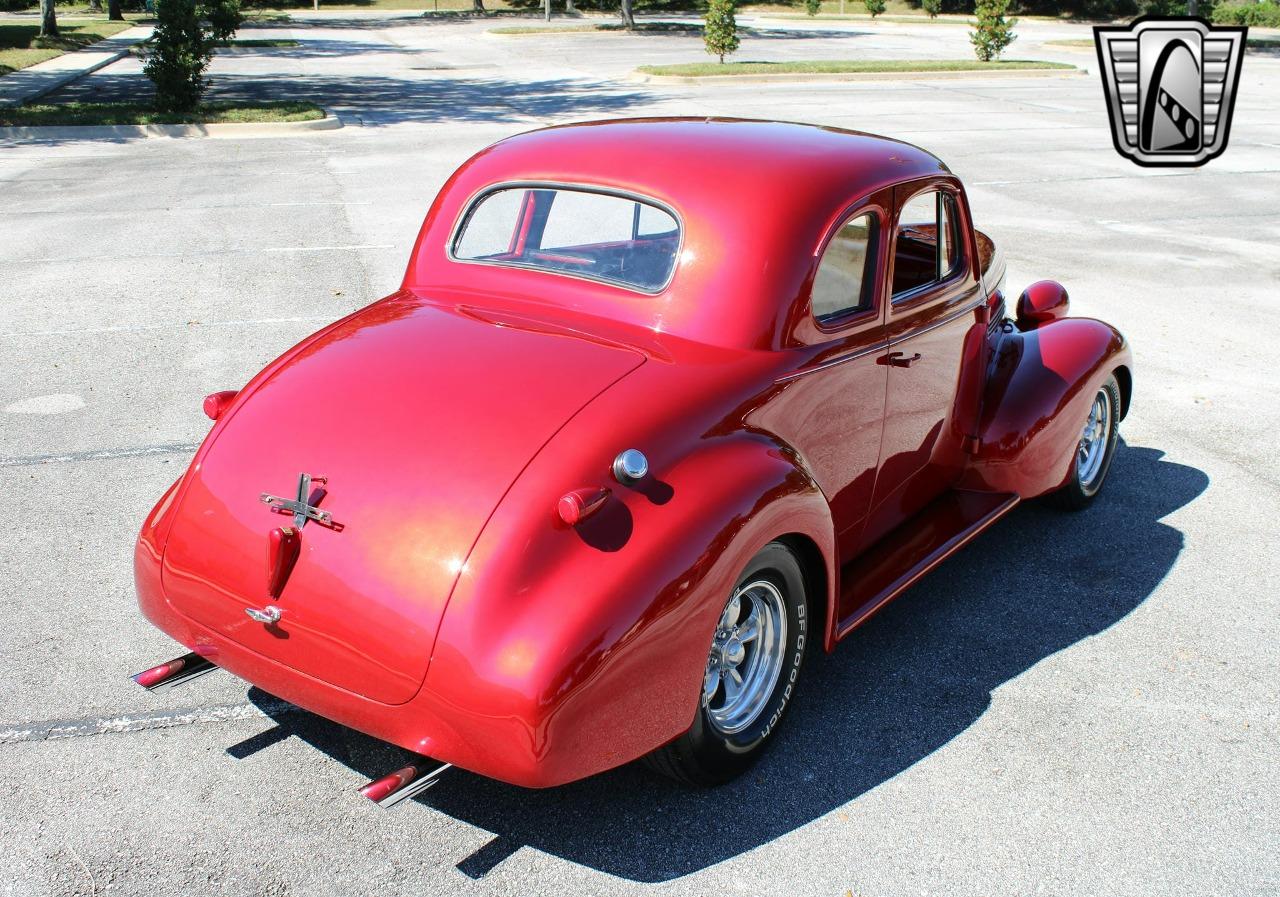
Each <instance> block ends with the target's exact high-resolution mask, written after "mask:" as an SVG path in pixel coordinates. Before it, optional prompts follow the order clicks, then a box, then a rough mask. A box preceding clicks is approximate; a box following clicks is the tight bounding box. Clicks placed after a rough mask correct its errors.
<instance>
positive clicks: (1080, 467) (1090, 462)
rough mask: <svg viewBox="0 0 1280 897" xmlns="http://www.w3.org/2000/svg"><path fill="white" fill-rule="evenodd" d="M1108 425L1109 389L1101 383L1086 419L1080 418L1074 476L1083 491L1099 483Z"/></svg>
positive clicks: (1109, 431)
mask: <svg viewBox="0 0 1280 897" xmlns="http://www.w3.org/2000/svg"><path fill="white" fill-rule="evenodd" d="M1111 427H1112V407H1111V392H1110V391H1109V390H1107V389H1106V388H1105V387H1104V388H1102V389H1100V390H1098V394H1097V395H1096V396H1094V397H1093V407H1091V408H1090V409H1089V419H1088V420H1086V421H1085V422H1084V429H1083V430H1082V431H1081V433H1080V444H1079V445H1078V446H1077V448H1076V477H1077V478H1078V479H1079V481H1080V488H1081V489H1082V490H1083V491H1084V492H1085V494H1086V495H1089V494H1092V493H1093V492H1094V491H1096V490H1097V487H1098V486H1100V485H1101V484H1102V483H1101V480H1102V477H1101V473H1102V462H1103V460H1104V459H1105V458H1106V457H1107V445H1108V444H1109V443H1110V441H1111Z"/></svg>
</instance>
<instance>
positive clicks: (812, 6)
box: [804, 0, 822, 16]
mask: <svg viewBox="0 0 1280 897" xmlns="http://www.w3.org/2000/svg"><path fill="white" fill-rule="evenodd" d="M821 10H822V0H804V11H805V12H807V13H808V14H809V15H811V16H816V15H817V14H818V13H819V12H820V11H821Z"/></svg>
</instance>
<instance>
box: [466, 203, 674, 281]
mask: <svg viewBox="0 0 1280 897" xmlns="http://www.w3.org/2000/svg"><path fill="white" fill-rule="evenodd" d="M679 246H680V225H679V223H678V222H677V221H676V219H675V218H674V217H673V216H672V215H671V213H670V212H668V211H667V210H666V209H663V208H659V207H658V206H656V205H651V204H649V203H646V202H643V201H640V200H637V199H632V198H630V197H626V196H618V195H615V194H612V193H596V192H592V191H588V190H574V189H569V188H560V187H513V188H507V189H499V190H494V191H492V192H490V193H486V194H484V195H483V196H481V197H480V198H479V199H478V200H476V201H475V203H473V205H472V206H471V208H470V209H469V210H468V212H467V214H466V215H465V217H464V218H463V223H462V226H461V227H460V228H459V230H458V233H457V235H456V236H455V237H454V241H453V247H452V249H453V257H454V258H456V259H459V260H462V261H472V262H488V263H491V264H495V265H512V266H517V267H522V268H540V269H543V270H547V271H556V272H560V273H563V274H573V275H577V276H579V277H588V278H591V279H594V280H606V281H610V282H612V283H617V284H620V285H622V286H627V287H634V288H637V289H640V290H645V291H648V292H654V291H657V290H660V289H662V287H663V286H665V285H666V283H667V281H668V280H670V278H671V273H672V271H673V270H674V268H675V263H676V253H677V251H678V250H679Z"/></svg>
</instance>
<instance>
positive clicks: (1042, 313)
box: [1017, 280, 1068, 330]
mask: <svg viewBox="0 0 1280 897" xmlns="http://www.w3.org/2000/svg"><path fill="white" fill-rule="evenodd" d="M1067 305H1068V299H1067V291H1066V289H1064V288H1063V286H1062V284H1060V283H1058V282H1056V281H1053V280H1038V281H1036V282H1035V283H1033V284H1032V285H1031V286H1029V287H1027V288H1026V289H1025V290H1023V291H1022V295H1021V296H1019V297H1018V309H1017V321H1018V328H1019V329H1021V330H1030V329H1031V328H1032V327H1035V326H1037V325H1039V324H1044V323H1047V322H1049V321H1056V320H1057V319H1058V318H1062V317H1066V314H1067Z"/></svg>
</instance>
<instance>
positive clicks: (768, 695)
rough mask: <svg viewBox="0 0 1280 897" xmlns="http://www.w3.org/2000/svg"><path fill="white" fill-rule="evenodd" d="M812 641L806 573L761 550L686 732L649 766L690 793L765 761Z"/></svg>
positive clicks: (788, 555) (787, 555)
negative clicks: (689, 788)
mask: <svg viewBox="0 0 1280 897" xmlns="http://www.w3.org/2000/svg"><path fill="white" fill-rule="evenodd" d="M808 641H809V606H808V602H807V599H806V595H805V582H804V573H803V571H802V570H801V568H800V563H799V561H797V560H796V556H795V555H794V554H793V553H792V552H791V550H790V549H789V548H787V547H786V546H785V545H783V544H782V543H780V542H771V543H769V544H768V545H766V546H765V547H764V548H763V549H761V550H760V553H759V554H757V555H756V556H755V557H754V558H752V559H751V562H750V563H749V564H747V566H746V568H745V569H744V570H743V571H742V575H741V576H739V577H738V582H737V584H736V585H735V586H734V588H733V591H732V592H731V593H730V594H729V595H728V596H726V602H725V606H724V610H723V612H722V613H721V615H720V619H719V621H718V623H717V626H716V632H715V634H714V635H713V637H712V641H711V646H710V651H709V656H708V659H707V670H706V675H705V676H704V678H703V681H702V683H701V688H700V695H699V701H698V712H697V714H696V716H695V717H694V720H693V725H692V726H691V727H690V729H689V731H688V732H686V733H685V734H684V735H682V736H680V737H679V738H677V739H676V740H675V741H673V742H671V743H670V744H668V745H666V746H665V747H662V748H659V749H658V750H656V751H654V752H653V753H652V754H650V755H649V756H648V757H646V758H645V761H646V763H647V764H648V766H649V767H650V768H651V769H654V770H656V771H658V772H660V773H662V774H664V775H667V776H670V777H671V778H673V779H676V780H677V781H680V782H683V783H685V784H687V785H694V786H699V787H707V786H711V785H719V784H722V783H724V782H727V781H729V780H730V779H733V778H735V777H737V776H739V775H741V774H742V773H743V772H744V771H746V769H747V768H748V767H750V766H751V765H752V764H753V763H755V762H756V760H758V759H759V758H760V755H761V754H762V753H764V751H765V749H766V748H767V747H768V745H769V742H770V741H771V740H772V738H773V735H774V733H775V732H777V730H778V726H779V724H780V723H781V722H782V718H783V716H784V714H785V712H786V709H787V705H788V704H789V703H790V701H791V698H792V697H793V695H794V693H795V688H796V685H797V683H798V681H799V677H800V668H801V666H802V665H803V663H804V654H805V645H806V644H807V643H808Z"/></svg>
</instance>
